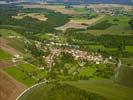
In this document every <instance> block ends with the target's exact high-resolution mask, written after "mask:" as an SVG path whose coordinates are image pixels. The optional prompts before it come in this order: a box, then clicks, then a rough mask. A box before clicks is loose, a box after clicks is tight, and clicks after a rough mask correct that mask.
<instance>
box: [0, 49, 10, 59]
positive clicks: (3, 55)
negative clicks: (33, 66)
mask: <svg viewBox="0 0 133 100" xmlns="http://www.w3.org/2000/svg"><path fill="white" fill-rule="evenodd" d="M6 59H7V60H8V59H11V55H10V54H8V53H6V52H4V51H3V50H2V49H0V60H6Z"/></svg>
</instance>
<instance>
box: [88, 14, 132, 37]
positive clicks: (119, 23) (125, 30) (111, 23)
mask: <svg viewBox="0 0 133 100" xmlns="http://www.w3.org/2000/svg"><path fill="white" fill-rule="evenodd" d="M129 20H130V18H129V17H123V16H121V17H119V18H118V17H114V16H106V17H104V18H103V19H101V21H99V22H97V23H96V24H94V25H92V26H89V27H88V30H87V32H89V33H91V34H94V35H101V34H118V35H119V34H121V35H131V34H132V33H133V32H132V29H131V28H130V26H129V24H128V22H129Z"/></svg>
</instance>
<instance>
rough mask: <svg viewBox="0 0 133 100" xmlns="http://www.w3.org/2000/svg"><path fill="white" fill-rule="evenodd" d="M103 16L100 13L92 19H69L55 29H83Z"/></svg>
mask: <svg viewBox="0 0 133 100" xmlns="http://www.w3.org/2000/svg"><path fill="white" fill-rule="evenodd" d="M103 17H104V16H103V15H101V16H99V17H97V18H93V19H71V20H70V21H69V22H68V23H66V24H65V25H64V26H61V27H57V28H56V29H57V30H62V31H65V30H66V29H68V28H77V29H85V28H87V27H88V25H91V24H94V23H96V22H97V21H98V20H100V19H102V18H103Z"/></svg>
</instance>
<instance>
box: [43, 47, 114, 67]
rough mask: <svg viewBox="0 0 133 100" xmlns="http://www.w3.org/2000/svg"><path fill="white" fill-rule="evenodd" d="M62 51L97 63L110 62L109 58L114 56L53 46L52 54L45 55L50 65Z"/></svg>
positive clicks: (76, 57)
mask: <svg viewBox="0 0 133 100" xmlns="http://www.w3.org/2000/svg"><path fill="white" fill-rule="evenodd" d="M61 52H66V53H70V54H72V56H73V57H74V59H75V60H78V59H80V60H86V61H92V62H94V63H95V64H100V63H108V62H109V60H112V56H110V57H109V58H104V57H103V56H102V55H101V54H97V53H88V52H86V51H81V50H76V49H57V48H52V49H51V54H50V55H48V56H47V57H45V61H46V62H47V64H48V66H49V67H52V64H53V63H54V57H55V56H59V54H60V53H61ZM66 59H67V58H66Z"/></svg>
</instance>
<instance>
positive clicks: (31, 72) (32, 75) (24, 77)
mask: <svg viewBox="0 0 133 100" xmlns="http://www.w3.org/2000/svg"><path fill="white" fill-rule="evenodd" d="M4 70H5V71H6V72H7V73H8V74H9V75H11V76H12V77H14V78H15V79H16V80H18V81H20V82H22V83H23V84H25V85H26V86H32V85H34V84H36V83H38V81H39V80H40V79H42V78H44V77H45V76H46V72H45V71H44V70H39V69H37V68H36V67H35V66H33V65H30V64H19V65H17V66H13V67H9V68H5V69H4Z"/></svg>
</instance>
